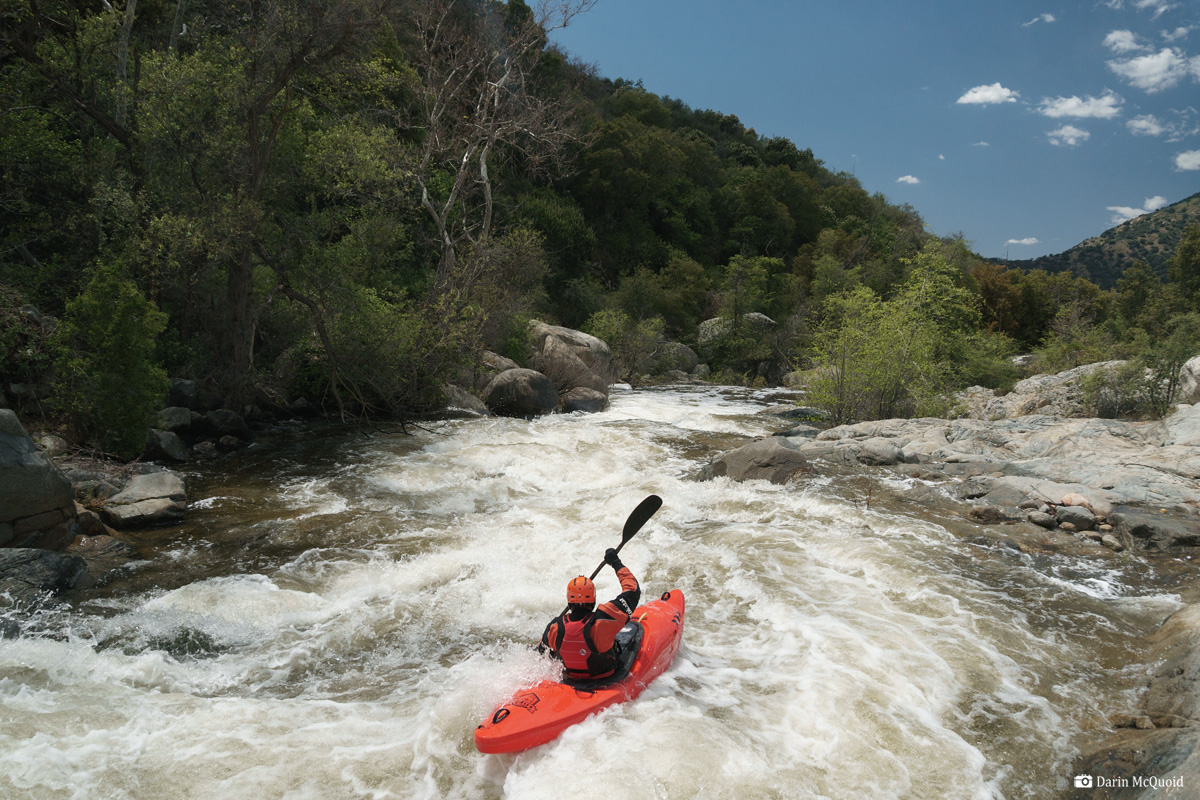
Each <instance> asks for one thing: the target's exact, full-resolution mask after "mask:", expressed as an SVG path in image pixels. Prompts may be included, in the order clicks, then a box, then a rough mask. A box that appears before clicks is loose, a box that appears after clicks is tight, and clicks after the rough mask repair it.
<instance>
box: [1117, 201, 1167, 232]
mask: <svg viewBox="0 0 1200 800" xmlns="http://www.w3.org/2000/svg"><path fill="white" fill-rule="evenodd" d="M1165 205H1167V198H1165V197H1163V196H1162V195H1155V196H1154V197H1147V198H1146V202H1145V203H1142V207H1141V208H1132V207H1130V206H1109V207H1108V210H1109V211H1111V212H1113V217H1112V222H1113V225H1120V224H1121V223H1122V222H1128V221H1129V220H1131V219H1136V218H1137V217H1140V216H1141V215H1142V214H1149V213H1150V212H1151V211H1158V210H1159V209H1160V208H1162V207H1163V206H1165Z"/></svg>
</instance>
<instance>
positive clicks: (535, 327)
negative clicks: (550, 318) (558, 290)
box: [529, 319, 616, 391]
mask: <svg viewBox="0 0 1200 800" xmlns="http://www.w3.org/2000/svg"><path fill="white" fill-rule="evenodd" d="M551 336H553V337H554V338H556V339H558V340H559V342H560V343H562V344H563V345H565V346H566V347H567V349H569V350H570V351H571V352H572V353H573V354H574V355H575V356H576V357H577V358H578V359H579V360H580V361H582V362H583V363H584V365H586V366H587V368H588V369H589V370H591V371H592V372H593V373H595V374H596V376H597V377H598V378H600V379H601V380H602V381H603V382H604V388H603V389H600V391H607V387H608V385H609V384H611V383H613V382H614V381H615V380H616V371H615V370H614V369H613V364H612V350H611V349H610V348H609V346H608V343H607V342H605V341H604V340H603V339H599V338H597V337H595V336H592V335H591V334H590V333H584V332H583V331H577V330H573V329H571V328H564V327H562V326H561V325H547V324H546V323H544V322H541V321H539V320H536V319H534V320H530V321H529V341H530V344H531V345H533V350H534V352H535V353H542V354H543V355H545V349H546V339H547V338H549V337H551ZM575 385H576V386H582V385H583V384H581V383H580V384H575ZM559 388H560V389H563V388H572V387H570V386H568V387H561V386H560V387H559Z"/></svg>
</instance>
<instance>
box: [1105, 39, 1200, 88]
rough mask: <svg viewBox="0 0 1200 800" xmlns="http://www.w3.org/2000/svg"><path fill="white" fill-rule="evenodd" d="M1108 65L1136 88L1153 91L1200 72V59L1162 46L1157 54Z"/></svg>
mask: <svg viewBox="0 0 1200 800" xmlns="http://www.w3.org/2000/svg"><path fill="white" fill-rule="evenodd" d="M1108 68H1109V69H1111V70H1112V71H1113V72H1115V73H1117V74H1118V75H1120V76H1121V77H1122V78H1124V79H1125V80H1127V81H1129V82H1130V83H1131V84H1133V85H1134V86H1136V87H1137V88H1139V89H1144V90H1146V91H1147V92H1150V93H1151V94H1155V93H1157V92H1161V91H1163V90H1164V89H1170V88H1171V87H1172V86H1174V85H1176V84H1177V83H1179V82H1180V81H1181V80H1183V79H1184V78H1186V77H1187V76H1188V75H1189V74H1195V73H1197V72H1198V71H1200V59H1189V58H1188V57H1187V56H1186V55H1185V54H1184V53H1183V51H1182V50H1180V49H1179V48H1177V47H1164V48H1163V49H1162V50H1160V51H1159V52H1157V53H1150V54H1149V55H1144V56H1137V57H1135V58H1128V59H1125V60H1124V61H1109V62H1108Z"/></svg>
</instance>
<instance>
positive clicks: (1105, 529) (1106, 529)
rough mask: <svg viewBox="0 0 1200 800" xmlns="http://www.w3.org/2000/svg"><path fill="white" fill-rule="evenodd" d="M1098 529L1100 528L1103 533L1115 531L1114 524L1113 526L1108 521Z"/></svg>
mask: <svg viewBox="0 0 1200 800" xmlns="http://www.w3.org/2000/svg"><path fill="white" fill-rule="evenodd" d="M1097 530H1099V531H1100V532H1101V533H1112V532H1113V526H1112V525H1109V524H1108V523H1107V522H1106V523H1104V524H1103V525H1101V526H1100V527H1099V528H1097Z"/></svg>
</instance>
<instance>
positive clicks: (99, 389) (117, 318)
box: [54, 264, 168, 458]
mask: <svg viewBox="0 0 1200 800" xmlns="http://www.w3.org/2000/svg"><path fill="white" fill-rule="evenodd" d="M166 325H167V315H166V314H164V313H162V312H161V311H159V310H158V309H157V308H156V307H155V306H154V304H153V303H151V302H150V301H149V300H147V299H146V298H145V297H144V296H143V295H142V293H141V292H140V291H138V288H137V286H135V285H134V283H133V281H131V280H128V279H127V278H125V277H124V276H123V274H122V271H121V269H120V268H119V267H118V266H116V265H111V264H98V265H96V266H95V267H94V268H93V269H92V270H91V274H90V277H89V280H88V283H87V285H86V286H85V287H84V289H83V292H82V293H81V294H80V295H79V296H77V297H76V298H74V299H73V300H71V301H69V302H68V303H67V309H66V314H65V316H64V319H63V323H62V326H61V327H60V328H59V332H58V357H57V359H56V361H55V366H56V369H57V373H58V376H57V382H56V384H55V394H54V405H55V407H56V408H57V409H59V410H61V411H62V412H64V413H65V414H66V415H67V418H68V421H69V423H70V426H71V429H72V431H73V433H74V435H75V436H76V437H77V438H79V439H81V440H84V441H89V442H92V443H93V444H95V445H98V446H99V447H101V448H102V449H104V450H109V451H111V452H113V453H115V454H116V455H118V456H121V457H122V458H134V457H136V456H138V455H140V454H141V452H142V451H143V450H144V449H145V447H146V440H147V438H148V436H149V431H150V423H151V421H152V420H153V418H154V414H155V413H156V412H157V411H158V409H159V408H161V407H162V404H163V401H164V400H165V398H166V394H167V387H168V380H167V373H166V371H165V370H163V368H162V367H161V366H160V365H159V364H158V362H157V361H156V360H155V359H154V351H155V340H156V339H157V337H158V336H159V334H161V333H162V332H163V330H164V329H165V328H166Z"/></svg>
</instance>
